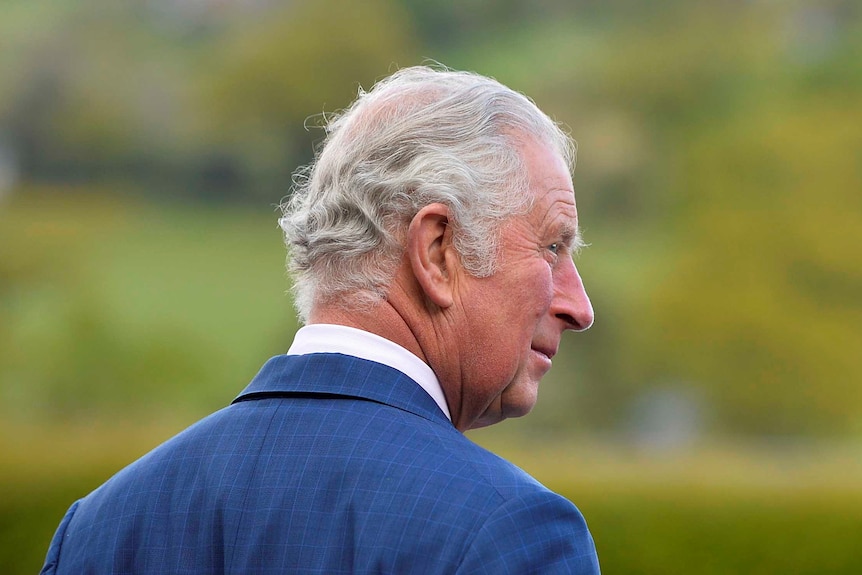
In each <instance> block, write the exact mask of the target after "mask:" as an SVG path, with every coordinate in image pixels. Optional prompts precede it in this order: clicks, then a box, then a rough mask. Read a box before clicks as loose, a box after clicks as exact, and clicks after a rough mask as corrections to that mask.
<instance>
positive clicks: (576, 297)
mask: <svg viewBox="0 0 862 575" xmlns="http://www.w3.org/2000/svg"><path fill="white" fill-rule="evenodd" d="M555 272H556V273H555V274H554V299H553V300H552V301H551V309H550V313H551V314H552V315H553V316H554V317H556V318H557V319H559V320H560V321H562V323H563V329H570V330H573V331H584V330H586V329H589V327H590V326H591V325H593V320H594V319H595V316H594V314H593V304H592V303H590V296H588V295H587V290H586V289H585V288H584V282H583V281H582V280H581V275H580V274H579V273H578V269H577V267H575V262H574V261H572V260H571V259H569V258H566V261H565V262H561V265H559V266H558V267H557V268H556V270H555Z"/></svg>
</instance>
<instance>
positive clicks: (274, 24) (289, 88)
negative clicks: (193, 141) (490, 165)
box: [198, 0, 418, 193]
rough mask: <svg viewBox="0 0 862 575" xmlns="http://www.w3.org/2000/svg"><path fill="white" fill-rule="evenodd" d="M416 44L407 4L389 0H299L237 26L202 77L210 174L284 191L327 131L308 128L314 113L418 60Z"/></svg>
mask: <svg viewBox="0 0 862 575" xmlns="http://www.w3.org/2000/svg"><path fill="white" fill-rule="evenodd" d="M235 24H237V23H235ZM417 50H418V47H417V45H416V43H415V40H414V38H413V33H412V31H411V23H410V21H409V20H408V19H407V16H406V14H405V13H404V12H403V11H402V10H399V8H398V6H397V5H396V4H394V3H393V2H388V1H386V0H372V1H369V2H362V3H358V2H348V3H345V2H339V1H338V0H322V1H315V2H311V1H306V2H294V3H290V5H289V6H287V7H284V8H281V9H279V10H276V11H273V12H268V13H266V14H264V15H263V17H260V18H256V19H252V20H247V21H243V22H241V25H234V26H232V27H231V28H230V30H228V31H227V32H226V33H225V34H224V37H223V38H222V39H220V41H219V46H218V47H217V49H216V50H215V51H214V52H213V54H212V56H211V58H210V61H209V64H208V65H207V66H206V69H205V70H204V71H203V73H202V75H201V76H200V83H199V85H198V88H199V102H200V106H199V111H200V115H199V121H200V126H199V127H200V131H201V132H200V133H201V134H202V140H203V141H205V142H207V144H208V148H209V151H208V152H207V154H206V155H207V157H206V158H205V159H204V164H205V170H206V173H207V174H210V176H211V177H210V178H209V181H210V182H212V180H218V179H219V176H218V174H222V175H225V176H226V177H228V178H233V179H235V180H236V181H237V183H241V184H244V183H247V182H249V181H251V182H253V183H255V184H257V185H258V186H261V185H262V186H264V187H265V188H266V191H267V193H269V192H271V190H272V189H273V188H275V189H278V190H280V191H281V192H282V193H285V192H286V191H287V186H288V184H289V181H290V174H291V172H292V171H293V170H294V169H295V168H296V167H297V165H298V164H299V163H305V162H307V161H309V160H310V159H311V153H312V145H311V142H312V139H316V140H319V139H321V138H322V137H323V133H322V132H317V133H309V131H308V127H309V126H314V125H316V124H320V123H321V119H320V118H315V116H319V115H320V114H326V113H333V112H335V111H337V110H339V109H341V108H343V107H345V106H347V105H348V104H349V103H350V102H351V101H352V100H353V99H354V98H355V96H356V89H357V88H358V87H359V86H363V87H365V88H370V86H371V85H372V84H373V83H374V81H375V80H377V79H379V78H382V77H384V76H386V75H387V74H388V73H389V72H391V71H392V70H394V69H395V68H397V67H399V66H405V65H409V64H412V63H414V60H415V58H416V56H415V55H416V53H417ZM227 174H230V175H229V176H228V175H227Z"/></svg>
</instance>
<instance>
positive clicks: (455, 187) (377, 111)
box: [279, 66, 576, 322]
mask: <svg viewBox="0 0 862 575" xmlns="http://www.w3.org/2000/svg"><path fill="white" fill-rule="evenodd" d="M326 120H327V122H326V124H327V125H326V132H327V134H326V139H325V140H324V142H323V147H322V149H320V151H319V153H318V155H317V158H316V160H315V161H314V162H312V163H311V164H310V165H308V166H305V167H302V168H300V169H298V170H297V171H296V173H295V174H294V178H293V189H292V193H291V195H290V196H289V198H288V200H287V201H286V202H284V203H283V204H282V205H281V210H282V217H281V218H280V220H279V224H280V226H281V228H282V230H283V231H284V236H285V243H286V244H287V247H288V254H289V255H288V270H289V271H290V272H291V274H292V275H293V278H294V302H295V305H296V309H297V311H298V313H299V316H300V319H301V320H302V321H303V322H306V321H307V320H308V315H309V313H310V311H311V308H312V305H313V304H314V303H315V302H333V301H337V302H338V304H339V305H340V306H342V307H347V308H351V307H353V308H361V307H366V308H367V307H368V306H371V305H374V304H375V303H377V302H380V301H382V300H383V299H385V298H386V293H387V290H388V286H389V284H390V283H391V281H392V278H393V277H394V275H395V272H396V270H397V267H398V265H399V262H400V260H401V257H402V255H403V252H404V244H403V242H404V240H405V236H406V230H407V227H408V226H409V224H410V221H411V220H412V219H413V217H414V216H415V215H416V213H417V212H418V211H419V210H420V209H422V207H424V206H426V205H428V204H432V203H438V202H439V203H442V204H445V205H446V206H447V207H448V208H449V213H450V224H451V225H452V226H453V241H454V244H455V248H456V249H457V250H458V253H459V254H460V256H461V261H462V263H463V265H464V267H465V268H466V269H467V271H468V272H470V273H471V274H473V275H475V276H477V277H486V276H489V275H491V274H493V273H494V271H495V270H496V265H497V248H498V242H499V229H500V224H501V223H502V222H504V221H505V220H506V219H507V218H509V217H511V216H513V215H517V214H520V213H525V212H526V211H527V210H529V208H530V205H531V200H532V198H531V197H530V194H528V193H526V192H527V187H528V182H527V175H526V170H525V167H524V163H523V159H522V158H521V155H520V152H519V149H518V145H519V143H518V142H519V141H520V139H522V138H523V136H524V135H527V136H532V137H534V138H536V139H537V140H539V141H541V142H545V143H547V144H548V145H549V146H550V147H552V149H556V150H557V151H558V152H559V153H560V155H561V157H562V158H563V159H564V161H565V162H566V163H567V165H568V166H569V169H570V170H572V169H574V162H575V152H576V146H575V143H574V141H573V140H572V139H571V138H570V137H569V136H568V135H567V134H566V133H565V132H564V131H563V130H562V129H561V128H560V127H559V126H558V125H557V124H556V123H555V122H554V121H553V120H551V119H550V118H549V117H548V116H547V115H546V114H544V113H543V112H542V111H541V110H539V108H538V107H537V106H536V105H535V104H534V103H533V102H532V101H531V100H530V99H528V98H527V97H526V96H524V95H523V94H520V93H518V92H515V91H513V90H511V89H509V88H507V87H506V86H504V85H502V84H500V83H499V82H497V81H496V80H493V79H491V78H486V77H484V76H480V75H478V74H474V73H470V72H458V71H452V70H448V69H435V68H430V67H425V66H417V67H412V68H405V69H402V70H400V71H398V72H396V73H395V74H393V75H392V76H389V77H388V78H386V79H384V80H381V81H380V82H378V83H377V84H376V85H375V86H374V87H373V88H372V89H371V90H370V91H369V92H364V91H362V90H361V89H360V91H359V96H358V98H357V99H356V101H355V102H354V103H353V104H352V105H351V106H350V107H349V108H348V109H346V110H345V111H343V112H341V113H340V114H338V115H336V116H333V117H330V118H326Z"/></svg>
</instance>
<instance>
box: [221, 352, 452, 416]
mask: <svg viewBox="0 0 862 575" xmlns="http://www.w3.org/2000/svg"><path fill="white" fill-rule="evenodd" d="M289 395H304V396H321V397H326V396H340V397H352V398H358V399H365V400H369V401H376V402H378V403H383V404H385V405H390V406H392V407H396V408H398V409H402V410H404V411H408V412H410V413H413V414H415V415H418V416H420V417H424V418H425V419H429V420H431V421H438V422H440V423H443V424H445V425H447V426H450V427H451V426H452V422H450V421H449V419H448V418H447V417H446V415H445V414H444V413H443V412H442V411H440V408H439V407H438V406H437V404H436V403H435V402H434V399H432V398H431V396H430V395H428V393H427V392H426V391H425V390H424V389H422V387H420V386H419V384H418V383H416V382H415V381H413V380H412V379H410V378H409V377H407V376H406V375H404V374H403V373H401V372H400V371H398V370H397V369H393V368H391V367H389V366H386V365H383V364H380V363H376V362H373V361H368V360H365V359H360V358H357V357H353V356H349V355H343V354H340V353H311V354H306V355H277V356H275V357H273V358H272V359H270V360H269V361H267V362H266V363H265V364H264V365H263V367H262V368H261V369H260V371H259V372H258V374H257V375H256V376H255V377H254V379H252V381H251V383H250V384H249V385H248V386H247V387H246V388H245V389H244V390H243V392H242V393H240V394H239V396H238V397H237V398H236V399H234V401H233V403H237V402H240V401H249V400H254V399H260V398H264V397H278V396H289Z"/></svg>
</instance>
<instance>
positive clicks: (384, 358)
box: [287, 323, 452, 421]
mask: <svg viewBox="0 0 862 575" xmlns="http://www.w3.org/2000/svg"><path fill="white" fill-rule="evenodd" d="M307 353H341V354H344V355H352V356H353V357H358V358H360V359H367V360H368V361H374V362H377V363H382V364H383V365H388V366H389V367H391V368H393V369H397V370H398V371H400V372H401V373H403V374H404V375H406V376H407V377H409V378H410V379H412V380H413V381H415V382H416V383H418V384H419V386H420V387H421V388H422V389H424V390H425V391H426V392H427V393H428V395H430V396H431V398H432V399H433V400H434V401H435V402H436V403H437V405H438V406H439V407H440V410H441V411H443V413H445V414H446V417H447V418H449V420H450V421H451V420H452V416H451V415H450V414H449V405H448V404H447V403H446V396H445V395H443V388H442V387H441V386H440V381H439V380H438V379H437V376H436V375H434V372H433V371H432V370H431V368H430V367H429V366H428V364H426V363H425V362H424V361H422V360H421V359H419V358H418V357H416V356H415V355H413V354H412V353H410V352H409V351H407V350H406V349H405V348H403V347H401V346H400V345H398V344H397V343H395V342H393V341H390V340H388V339H386V338H383V337H380V336H379V335H376V334H373V333H370V332H367V331H363V330H361V329H356V328H353V327H348V326H346V325H334V324H323V323H315V324H311V325H306V326H304V327H302V328H300V329H299V331H297V332H296V336H295V337H294V338H293V344H292V345H291V346H290V349H289V350H288V351H287V355H305V354H307Z"/></svg>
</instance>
